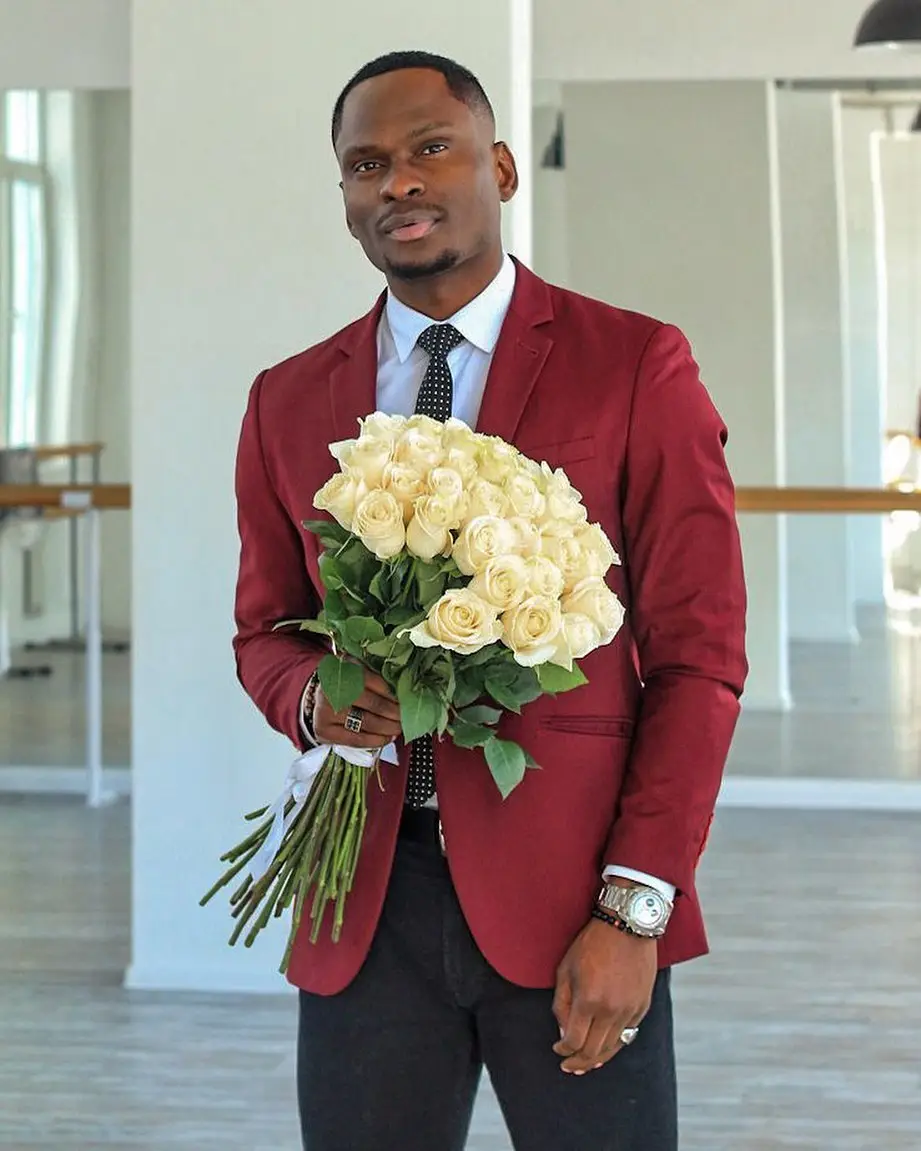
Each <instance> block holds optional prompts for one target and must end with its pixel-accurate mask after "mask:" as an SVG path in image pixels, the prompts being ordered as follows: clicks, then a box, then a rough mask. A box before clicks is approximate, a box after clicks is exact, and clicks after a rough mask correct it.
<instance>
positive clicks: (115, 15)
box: [0, 0, 131, 88]
mask: <svg viewBox="0 0 921 1151" xmlns="http://www.w3.org/2000/svg"><path fill="white" fill-rule="evenodd" d="M130 7H131V5H130V0H0V88H124V87H125V86H126V85H127V84H128V83H129V81H130V67H129V50H128V48H129V23H130Z"/></svg>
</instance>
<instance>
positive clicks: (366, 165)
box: [352, 160, 380, 176]
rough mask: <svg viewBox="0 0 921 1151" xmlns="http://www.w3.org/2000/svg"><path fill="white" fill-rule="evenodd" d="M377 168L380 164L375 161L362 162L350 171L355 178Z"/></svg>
mask: <svg viewBox="0 0 921 1151" xmlns="http://www.w3.org/2000/svg"><path fill="white" fill-rule="evenodd" d="M379 167H380V163H379V162H378V161H377V160H362V161H361V162H360V163H358V164H356V165H355V166H354V168H352V171H353V172H354V173H355V175H356V176H364V175H365V174H366V173H368V172H372V171H374V169H375V168H379Z"/></svg>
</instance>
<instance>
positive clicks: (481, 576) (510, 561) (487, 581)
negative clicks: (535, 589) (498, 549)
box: [470, 555, 530, 611]
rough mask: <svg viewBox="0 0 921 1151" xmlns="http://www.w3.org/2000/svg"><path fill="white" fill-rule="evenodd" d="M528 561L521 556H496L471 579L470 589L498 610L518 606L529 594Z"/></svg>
mask: <svg viewBox="0 0 921 1151" xmlns="http://www.w3.org/2000/svg"><path fill="white" fill-rule="evenodd" d="M529 575H530V572H529V569H528V564H527V561H526V560H524V559H522V558H521V556H516V555H504V556H495V557H494V558H493V559H491V560H489V561H487V563H486V564H485V566H484V567H483V569H482V570H481V571H480V572H478V573H477V575H475V576H474V577H473V579H472V580H471V581H470V590H471V591H472V592H475V593H476V594H477V595H478V596H479V597H480V598H481V599H484V600H486V602H487V603H491V604H492V605H493V607H495V608H496V609H497V610H498V611H508V610H509V609H510V608H513V607H517V606H518V604H519V603H520V602H521V601H522V600H523V599H524V597H525V596H526V595H527V594H528V576H529Z"/></svg>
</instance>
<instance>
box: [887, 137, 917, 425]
mask: <svg viewBox="0 0 921 1151" xmlns="http://www.w3.org/2000/svg"><path fill="white" fill-rule="evenodd" d="M878 147H879V178H880V192H881V209H882V221H883V229H884V233H885V249H884V250H885V262H886V263H885V273H884V274H885V279H886V309H885V323H886V368H885V370H886V420H887V426H888V427H889V428H893V429H896V430H898V431H903V430H907V429H911V428H915V427H917V422H918V405H919V394H921V136H917V135H915V136H908V135H904V136H902V135H898V136H888V137H881V138H880V139H879V140H878Z"/></svg>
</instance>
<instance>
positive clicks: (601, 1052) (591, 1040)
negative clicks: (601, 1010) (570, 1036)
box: [562, 1015, 623, 1075]
mask: <svg viewBox="0 0 921 1151" xmlns="http://www.w3.org/2000/svg"><path fill="white" fill-rule="evenodd" d="M621 1031H623V1027H622V1026H620V1024H619V1023H618V1022H616V1021H615V1022H613V1023H612V1020H611V1017H610V1016H609V1015H599V1016H596V1017H595V1019H594V1020H593V1021H592V1026H591V1028H590V1029H589V1032H588V1035H587V1036H586V1037H585V1042H584V1044H583V1045H582V1047H581V1049H580V1050H579V1051H577V1052H576V1053H575V1054H574V1055H571V1056H570V1057H569V1058H568V1059H566V1060H564V1062H563V1064H562V1068H563V1070H564V1071H566V1072H569V1073H571V1074H573V1075H584V1074H585V1073H586V1072H587V1071H593V1070H595V1069H596V1068H598V1067H603V1066H604V1064H605V1063H607V1061H608V1060H609V1059H611V1058H613V1056H614V1055H616V1053H617V1052H618V1051H619V1050H620V1047H621V1046H622V1044H621V1042H620V1033H621Z"/></svg>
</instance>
